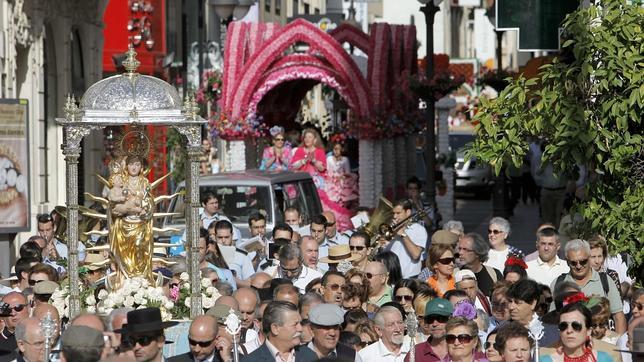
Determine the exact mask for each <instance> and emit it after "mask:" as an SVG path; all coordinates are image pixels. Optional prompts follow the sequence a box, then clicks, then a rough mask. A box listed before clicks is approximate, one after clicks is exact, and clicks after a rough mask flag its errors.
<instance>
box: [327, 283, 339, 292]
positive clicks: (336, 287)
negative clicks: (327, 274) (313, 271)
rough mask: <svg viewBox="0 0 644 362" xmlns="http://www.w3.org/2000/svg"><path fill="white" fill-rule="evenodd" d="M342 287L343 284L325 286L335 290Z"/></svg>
mask: <svg viewBox="0 0 644 362" xmlns="http://www.w3.org/2000/svg"><path fill="white" fill-rule="evenodd" d="M341 287H342V286H341V285H340V284H329V285H327V286H325V288H329V289H331V290H332V291H334V292H336V291H338V289H340V288H341Z"/></svg>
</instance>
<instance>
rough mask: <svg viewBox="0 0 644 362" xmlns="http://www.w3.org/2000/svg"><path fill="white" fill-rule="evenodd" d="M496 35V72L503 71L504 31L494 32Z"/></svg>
mask: <svg viewBox="0 0 644 362" xmlns="http://www.w3.org/2000/svg"><path fill="white" fill-rule="evenodd" d="M494 32H495V33H496V70H497V71H498V72H501V70H503V43H502V41H503V33H504V31H501V30H495V31H494Z"/></svg>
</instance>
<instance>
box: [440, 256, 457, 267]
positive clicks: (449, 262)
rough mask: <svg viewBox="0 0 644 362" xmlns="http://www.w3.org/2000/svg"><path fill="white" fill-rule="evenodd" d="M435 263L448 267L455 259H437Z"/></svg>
mask: <svg viewBox="0 0 644 362" xmlns="http://www.w3.org/2000/svg"><path fill="white" fill-rule="evenodd" d="M437 261H438V262H439V263H441V264H443V265H450V264H452V263H453V262H454V261H456V259H454V258H441V259H438V260H437Z"/></svg>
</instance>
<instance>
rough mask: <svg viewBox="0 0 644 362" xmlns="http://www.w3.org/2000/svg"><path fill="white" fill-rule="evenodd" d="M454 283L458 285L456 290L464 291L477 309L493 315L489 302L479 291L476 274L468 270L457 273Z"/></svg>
mask: <svg viewBox="0 0 644 362" xmlns="http://www.w3.org/2000/svg"><path fill="white" fill-rule="evenodd" d="M454 283H455V285H456V289H460V290H462V291H464V292H465V293H466V294H467V297H468V298H469V300H470V302H472V304H474V306H475V307H476V308H477V309H481V310H483V311H485V313H487V314H491V313H492V308H491V307H490V302H489V300H488V299H487V297H486V296H485V295H483V293H481V291H480V290H479V287H478V284H477V282H476V275H474V272H472V271H471V270H467V269H463V270H459V271H457V272H456V275H454Z"/></svg>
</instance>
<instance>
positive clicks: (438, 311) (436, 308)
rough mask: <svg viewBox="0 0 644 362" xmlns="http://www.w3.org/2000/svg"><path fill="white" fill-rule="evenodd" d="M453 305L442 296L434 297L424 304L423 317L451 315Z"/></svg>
mask: <svg viewBox="0 0 644 362" xmlns="http://www.w3.org/2000/svg"><path fill="white" fill-rule="evenodd" d="M453 311H454V306H453V305H452V303H450V302H449V300H447V299H444V298H434V299H432V300H430V301H429V302H427V304H426V305H425V317H427V316H430V315H442V316H446V317H448V316H451V315H452V312H453Z"/></svg>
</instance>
